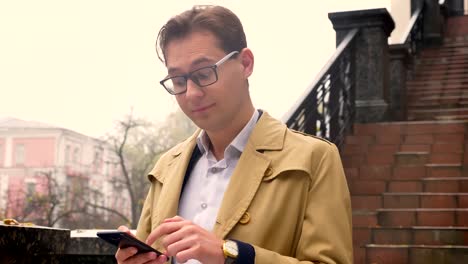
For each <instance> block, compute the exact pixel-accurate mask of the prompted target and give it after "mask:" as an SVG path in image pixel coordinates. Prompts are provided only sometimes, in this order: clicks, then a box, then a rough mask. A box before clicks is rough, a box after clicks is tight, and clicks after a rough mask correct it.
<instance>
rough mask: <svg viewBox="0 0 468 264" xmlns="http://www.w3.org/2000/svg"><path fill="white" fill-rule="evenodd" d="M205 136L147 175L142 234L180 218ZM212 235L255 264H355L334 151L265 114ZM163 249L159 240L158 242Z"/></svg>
mask: <svg viewBox="0 0 468 264" xmlns="http://www.w3.org/2000/svg"><path fill="white" fill-rule="evenodd" d="M199 132H200V131H197V133H195V134H194V135H192V136H191V137H190V138H188V139H187V140H186V141H184V142H182V143H180V144H179V145H177V146H175V147H174V148H173V149H171V150H169V151H168V152H167V153H166V154H164V155H163V156H162V157H161V158H160V159H159V161H158V162H157V164H156V166H155V167H154V169H153V170H152V171H151V172H150V174H149V179H150V181H151V188H150V190H149V193H148V196H147V198H146V201H145V204H144V207H143V211H142V215H141V218H140V222H139V224H138V228H137V236H138V237H139V238H140V239H141V240H145V239H146V237H147V236H148V235H149V233H150V232H151V230H153V229H154V228H155V227H156V226H158V225H159V224H160V223H161V222H162V221H163V220H164V219H166V218H169V217H173V216H175V215H176V214H177V210H178V204H179V197H180V190H181V186H182V182H183V178H184V175H185V171H186V168H187V165H188V162H189V160H190V157H191V154H192V151H193V149H194V148H195V147H196V137H197V135H198V133H199ZM213 232H214V233H215V234H216V235H217V236H218V237H219V238H222V239H226V238H231V239H237V240H240V241H243V242H246V243H250V244H252V245H253V246H254V248H255V254H256V255H255V263H298V262H301V263H311V262H315V263H345V264H347V263H352V259H353V256H352V238H351V237H352V235H351V233H352V224H351V205H350V196H349V191H348V187H347V183H346V179H345V176H344V172H343V167H342V164H341V160H340V156H339V153H338V150H337V148H336V147H335V146H334V145H333V144H331V143H329V142H328V141H326V140H323V139H319V138H316V137H312V136H306V135H302V134H300V133H297V132H294V131H291V130H289V129H288V128H287V127H286V126H285V125H284V124H282V123H280V122H279V121H277V120H276V119H273V118H272V117H270V116H269V115H268V114H267V113H263V115H262V116H261V118H260V119H259V121H258V122H257V124H256V126H255V128H254V130H253V132H252V134H251V136H250V138H249V140H248V142H247V145H246V147H245V149H244V152H243V153H242V155H241V157H240V160H239V162H238V164H237V167H236V169H235V170H234V172H233V175H232V176H231V180H230V182H229V185H228V187H227V190H226V192H225V194H224V198H223V201H222V204H221V207H220V209H219V212H218V216H217V219H216V224H215V226H214V229H213ZM152 246H153V247H155V248H156V249H159V250H161V251H163V249H162V246H161V244H160V241H156V242H155V243H154V244H153V245H152Z"/></svg>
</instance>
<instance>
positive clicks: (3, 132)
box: [0, 118, 130, 219]
mask: <svg viewBox="0 0 468 264" xmlns="http://www.w3.org/2000/svg"><path fill="white" fill-rule="evenodd" d="M47 174H49V175H51V177H52V178H53V179H54V180H53V181H54V182H56V183H57V184H58V186H60V190H65V192H66V193H65V195H62V196H63V197H65V199H67V200H69V201H72V200H73V198H74V197H73V196H76V192H75V191H76V190H79V189H80V188H83V187H86V188H89V189H90V190H94V191H95V192H93V193H94V195H93V196H94V197H86V198H87V199H88V198H89V199H88V200H89V201H92V202H93V203H95V204H98V205H99V206H103V207H108V208H112V209H116V210H118V211H119V212H121V213H123V214H124V215H128V216H129V215H130V201H129V199H128V195H126V192H122V191H119V192H116V191H114V187H113V184H112V182H111V181H112V179H113V178H115V177H119V175H121V172H120V169H119V165H118V158H117V156H116V155H115V153H114V152H113V151H112V149H111V148H110V146H109V145H107V144H106V143H105V142H103V141H101V140H98V139H95V138H92V137H88V136H85V135H82V134H80V133H77V132H74V131H71V130H68V129H64V128H60V127H55V126H51V125H47V124H43V123H39V122H30V121H23V120H19V119H15V118H5V119H0V217H12V218H18V219H21V218H22V217H24V214H25V212H27V211H28V210H27V209H28V208H25V206H26V204H27V203H26V201H27V200H28V198H30V197H31V196H33V195H42V194H46V193H47V192H48V191H49V188H48V187H49V185H48V182H49V181H48V178H47V176H46V175H47ZM97 193H100V194H99V195H98V194H97ZM88 195H91V194H88ZM68 206H71V205H68ZM38 209H40V208H30V210H29V211H31V214H32V215H38V214H40V213H41V212H40V210H38ZM38 211H39V212H38ZM102 214H103V215H104V217H107V216H108V214H107V213H106V212H105V211H103V212H102Z"/></svg>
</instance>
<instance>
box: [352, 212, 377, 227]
mask: <svg viewBox="0 0 468 264" xmlns="http://www.w3.org/2000/svg"><path fill="white" fill-rule="evenodd" d="M352 217H353V226H354V227H371V226H377V212H373V211H369V210H360V211H358V210H353V214H352Z"/></svg>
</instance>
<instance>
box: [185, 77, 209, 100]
mask: <svg viewBox="0 0 468 264" xmlns="http://www.w3.org/2000/svg"><path fill="white" fill-rule="evenodd" d="M203 94H204V92H203V89H202V88H201V87H199V86H198V85H197V84H196V83H195V82H194V81H192V80H191V79H188V80H187V91H186V92H185V97H189V98H190V97H201V96H203Z"/></svg>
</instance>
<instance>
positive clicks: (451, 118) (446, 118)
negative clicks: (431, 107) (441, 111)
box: [434, 115, 468, 121]
mask: <svg viewBox="0 0 468 264" xmlns="http://www.w3.org/2000/svg"><path fill="white" fill-rule="evenodd" d="M434 119H435V120H443V121H456V120H458V121H468V115H439V116H435V117H434Z"/></svg>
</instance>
